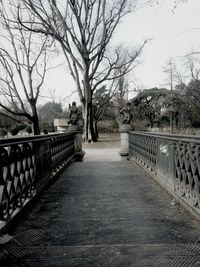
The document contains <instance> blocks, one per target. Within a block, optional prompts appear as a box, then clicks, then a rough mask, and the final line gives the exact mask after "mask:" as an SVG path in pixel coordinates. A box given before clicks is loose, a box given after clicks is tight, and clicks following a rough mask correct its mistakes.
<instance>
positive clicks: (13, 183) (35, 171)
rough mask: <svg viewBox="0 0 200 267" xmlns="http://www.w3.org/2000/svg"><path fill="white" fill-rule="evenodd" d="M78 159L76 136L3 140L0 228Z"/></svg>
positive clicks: (1, 142) (0, 151) (0, 178)
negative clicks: (75, 143) (74, 159)
mask: <svg viewBox="0 0 200 267" xmlns="http://www.w3.org/2000/svg"><path fill="white" fill-rule="evenodd" d="M74 155H75V146H74V135H73V134H59V135H58V134H57V135H48V136H37V137H32V138H29V137H28V138H15V139H5V140H0V222H1V223H0V226H1V224H4V223H5V222H6V221H8V219H9V218H10V217H11V215H14V214H15V213H16V212H18V211H19V210H20V209H21V208H22V207H23V206H24V205H25V203H27V202H28V201H29V200H31V199H32V198H33V196H34V195H36V194H37V193H38V192H40V191H41V190H42V189H43V188H44V187H45V186H46V185H47V184H48V183H49V181H50V179H51V178H52V177H54V176H55V175H56V174H57V173H58V172H59V171H60V170H61V169H63V168H64V167H65V166H66V165H67V164H69V162H70V161H71V159H72V158H73V157H74Z"/></svg>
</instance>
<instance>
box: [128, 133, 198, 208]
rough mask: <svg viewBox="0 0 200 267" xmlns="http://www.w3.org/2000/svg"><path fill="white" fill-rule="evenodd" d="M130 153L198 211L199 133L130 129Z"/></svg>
mask: <svg viewBox="0 0 200 267" xmlns="http://www.w3.org/2000/svg"><path fill="white" fill-rule="evenodd" d="M129 155H130V157H132V158H134V159H135V160H136V161H137V162H138V163H139V164H142V165H143V166H144V167H145V168H146V169H148V170H150V171H151V172H153V174H154V176H155V177H157V179H158V180H160V181H161V184H163V185H164V186H166V187H168V189H169V191H171V192H174V194H175V195H177V196H178V198H179V199H182V200H184V202H185V203H187V204H188V205H189V206H190V207H193V208H194V209H195V211H197V212H198V213H199V212H200V137H194V136H180V135H171V134H168V135H167V134H152V133H146V132H145V133H143V132H131V133H130V134H129Z"/></svg>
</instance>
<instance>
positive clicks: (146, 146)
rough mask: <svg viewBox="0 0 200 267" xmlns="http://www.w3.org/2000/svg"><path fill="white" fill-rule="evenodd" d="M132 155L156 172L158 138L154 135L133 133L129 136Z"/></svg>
mask: <svg viewBox="0 0 200 267" xmlns="http://www.w3.org/2000/svg"><path fill="white" fill-rule="evenodd" d="M129 146H130V152H131V153H132V154H131V155H132V156H134V158H135V160H137V161H138V162H140V163H141V164H143V165H144V166H145V167H146V168H147V169H149V170H150V171H152V172H153V173H156V162H157V146H158V144H157V140H156V138H155V137H154V136H148V135H141V134H137V133H135V134H131V135H130V137H129Z"/></svg>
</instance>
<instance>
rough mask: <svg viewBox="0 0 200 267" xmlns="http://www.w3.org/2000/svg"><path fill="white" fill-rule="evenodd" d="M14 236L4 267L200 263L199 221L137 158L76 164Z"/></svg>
mask: <svg viewBox="0 0 200 267" xmlns="http://www.w3.org/2000/svg"><path fill="white" fill-rule="evenodd" d="M102 153H103V152H102ZM94 160H95V159H94ZM9 234H10V235H12V236H14V238H13V240H12V241H10V242H9V243H8V244H7V246H6V247H5V250H4V252H6V255H7V261H6V262H4V263H0V266H1V267H19V266H26V267H65V266H66V267H68V266H83V267H86V266H87V267H89V266H94V267H95V266H96V267H100V266H109V267H111V266H113V267H115V266H116V267H118V266H119V267H126V266H137V267H141V266H147V267H151V266H152V267H157V266H162V267H169V266H173V267H175V266H180V267H185V266H191V267H195V266H200V223H199V222H197V221H195V219H193V218H192V217H190V215H189V214H188V213H187V212H186V211H185V210H184V209H182V208H180V207H178V206H177V204H176V203H175V202H174V201H173V199H172V198H171V197H170V196H169V195H168V194H167V193H166V192H165V191H164V190H162V189H161V188H160V187H159V186H158V185H157V184H156V182H155V181H154V180H153V179H152V178H151V177H150V176H149V175H147V174H146V172H145V171H144V170H143V169H141V168H140V167H139V166H138V165H137V164H136V163H134V162H132V161H127V162H124V161H123V162H117V161H107V160H105V161H99V162H98V161H95V162H91V158H89V160H88V161H85V162H77V163H73V164H72V165H71V166H69V167H68V168H67V169H66V170H65V171H64V172H63V173H62V174H61V176H60V177H59V178H58V179H57V181H56V182H55V183H54V184H52V185H51V186H50V187H49V188H48V189H47V190H46V191H45V192H44V193H43V195H42V197H41V199H40V201H39V202H38V203H36V204H35V206H34V207H33V209H32V211H31V212H30V213H29V214H27V216H26V217H24V219H23V220H22V221H21V222H20V224H19V225H18V227H17V228H16V229H15V230H14V231H13V232H10V233H9Z"/></svg>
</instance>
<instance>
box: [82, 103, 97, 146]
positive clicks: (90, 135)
mask: <svg viewBox="0 0 200 267" xmlns="http://www.w3.org/2000/svg"><path fill="white" fill-rule="evenodd" d="M83 118H84V141H85V142H91V141H92V142H97V137H96V135H95V131H94V126H93V114H92V102H90V103H87V102H86V103H85V104H84V105H83Z"/></svg>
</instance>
